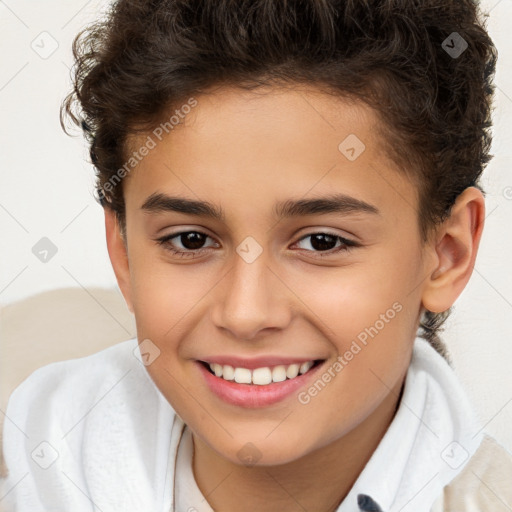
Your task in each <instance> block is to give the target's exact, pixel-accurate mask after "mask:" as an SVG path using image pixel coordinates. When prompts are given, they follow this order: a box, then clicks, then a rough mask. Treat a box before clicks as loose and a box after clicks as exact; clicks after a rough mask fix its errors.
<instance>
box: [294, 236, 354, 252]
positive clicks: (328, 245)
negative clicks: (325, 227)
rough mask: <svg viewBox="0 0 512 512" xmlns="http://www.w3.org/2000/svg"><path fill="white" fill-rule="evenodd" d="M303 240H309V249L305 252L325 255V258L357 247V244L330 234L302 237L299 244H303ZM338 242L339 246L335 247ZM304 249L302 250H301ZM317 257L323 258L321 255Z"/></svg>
mask: <svg viewBox="0 0 512 512" xmlns="http://www.w3.org/2000/svg"><path fill="white" fill-rule="evenodd" d="M305 240H309V243H308V244H307V245H309V246H310V247H311V249H309V248H306V249H305V250H307V252H312V253H327V254H325V256H328V255H330V254H334V253H338V252H341V251H349V250H350V249H351V248H353V247H357V245H358V244H357V243H356V242H353V241H352V240H348V239H346V238H343V237H341V236H339V235H334V234H331V233H322V232H320V233H310V234H308V235H306V236H304V237H302V238H301V239H300V240H299V242H297V243H301V242H304V241H305ZM338 242H340V245H337V244H338ZM303 249H304V248H303ZM319 256H324V255H323V254H319Z"/></svg>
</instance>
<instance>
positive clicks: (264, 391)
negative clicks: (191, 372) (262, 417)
mask: <svg viewBox="0 0 512 512" xmlns="http://www.w3.org/2000/svg"><path fill="white" fill-rule="evenodd" d="M196 364H197V365H198V366H199V371H200V372H201V373H202V375H203V377H204V379H205V380H206V384H207V385H208V387H209V388H210V390H211V391H212V392H213V393H215V394H216V395H217V396H218V397H219V398H221V399H222V400H224V401H225V402H227V403H229V404H232V405H237V406H239V407H247V408H255V407H266V406H268V405H272V404H275V403H277V402H280V401H281V400H284V399H285V398H287V397H289V396H290V395H292V394H294V393H295V392H296V391H297V390H298V389H299V388H301V387H302V386H304V385H305V384H306V382H307V381H308V380H309V379H310V378H312V377H313V376H314V375H315V374H316V373H317V371H318V369H319V368H320V367H321V366H322V365H323V363H321V364H319V365H317V366H315V367H314V368H312V369H311V370H309V371H308V372H306V373H305V374H303V375H299V376H297V377H295V378H294V379H286V380H284V381H283V382H274V383H272V384H266V385H265V386H258V385H257V384H238V383H236V382H234V381H227V380H224V379H223V378H221V377H217V376H215V375H213V374H212V373H210V372H209V371H208V370H207V369H206V367H205V366H204V365H203V364H202V363H200V362H199V361H197V362H196Z"/></svg>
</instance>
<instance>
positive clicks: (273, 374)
mask: <svg viewBox="0 0 512 512" xmlns="http://www.w3.org/2000/svg"><path fill="white" fill-rule="evenodd" d="M323 362H324V359H315V360H311V361H307V362H304V363H294V364H289V365H276V366H272V367H270V366H264V367H261V368H255V369H253V370H250V369H248V368H242V367H233V366H231V365H228V364H225V365H221V364H218V363H207V362H205V361H200V363H201V364H202V365H203V366H204V367H205V368H206V369H207V370H208V371H209V372H210V373H211V374H212V375H215V376H216V377H219V378H221V379H223V380H226V381H230V382H236V383H237V384H247V385H257V386H266V385H268V384H274V383H277V382H284V381H286V380H292V379H295V378H296V377H300V376H301V375H304V374H306V373H308V372H309V371H310V370H311V369H312V368H315V367H317V366H318V365H319V364H321V363H323Z"/></svg>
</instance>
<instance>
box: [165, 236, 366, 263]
mask: <svg viewBox="0 0 512 512" xmlns="http://www.w3.org/2000/svg"><path fill="white" fill-rule="evenodd" d="M188 233H197V234H200V235H204V236H206V237H208V238H212V237H210V235H207V234H206V233H203V232H202V231H196V230H192V231H180V232H179V233H173V234H171V235H166V236H163V237H161V238H157V239H156V240H155V241H156V242H157V243H158V245H160V246H163V247H164V249H165V250H166V251H169V252H170V253H171V254H172V255H173V256H178V257H181V258H184V257H186V256H188V255H193V256H192V257H191V259H194V258H195V257H196V256H199V255H200V254H202V253H203V252H207V251H208V249H211V247H209V248H201V249H189V250H187V251H181V250H177V249H174V248H173V247H172V244H171V242H170V240H172V239H173V238H177V237H179V236H181V235H185V234H188ZM314 235H328V236H330V237H332V238H335V239H336V241H338V240H340V241H341V243H342V245H341V246H340V247H338V248H334V249H329V250H327V251H311V250H307V249H303V250H306V251H307V252H314V253H317V254H318V255H317V256H314V258H325V257H327V256H332V255H333V254H337V253H341V252H346V253H348V252H350V251H351V250H352V249H354V248H355V247H359V246H360V244H358V243H357V242H354V241H353V240H348V239H346V238H343V237H342V236H339V235H335V234H334V233H329V232H327V231H317V232H314V233H308V234H307V235H304V236H303V237H301V238H300V239H299V240H297V242H296V243H298V242H301V241H302V240H304V239H306V238H308V237H312V236H314Z"/></svg>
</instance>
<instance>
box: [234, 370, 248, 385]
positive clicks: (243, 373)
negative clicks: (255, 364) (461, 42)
mask: <svg viewBox="0 0 512 512" xmlns="http://www.w3.org/2000/svg"><path fill="white" fill-rule="evenodd" d="M251 379H252V375H251V370H248V369H247V368H235V382H238V384H250V383H251Z"/></svg>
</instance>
